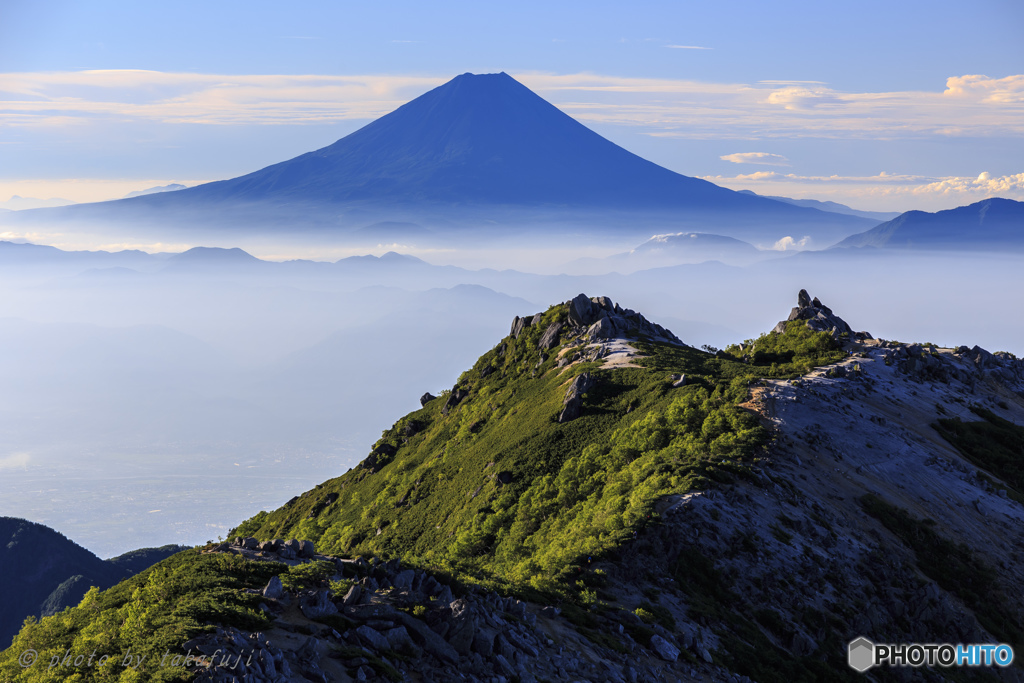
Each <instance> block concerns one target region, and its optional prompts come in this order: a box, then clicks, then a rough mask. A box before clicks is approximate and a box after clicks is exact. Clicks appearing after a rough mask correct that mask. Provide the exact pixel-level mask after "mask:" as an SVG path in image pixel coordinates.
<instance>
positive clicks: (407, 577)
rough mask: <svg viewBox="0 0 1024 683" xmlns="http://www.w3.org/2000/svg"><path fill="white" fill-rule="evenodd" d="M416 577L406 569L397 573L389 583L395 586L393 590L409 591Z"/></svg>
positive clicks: (410, 570)
mask: <svg viewBox="0 0 1024 683" xmlns="http://www.w3.org/2000/svg"><path fill="white" fill-rule="evenodd" d="M415 577H416V572H415V571H413V570H412V569H406V570H405V571H402V572H398V574H396V575H395V578H394V579H392V580H391V583H393V584H394V585H395V588H399V589H401V590H411V589H412V581H413V579H414V578H415Z"/></svg>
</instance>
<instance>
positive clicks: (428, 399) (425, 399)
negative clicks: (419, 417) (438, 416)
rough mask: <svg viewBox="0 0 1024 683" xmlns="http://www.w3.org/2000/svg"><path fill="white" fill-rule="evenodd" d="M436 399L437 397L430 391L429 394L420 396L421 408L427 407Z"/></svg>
mask: <svg viewBox="0 0 1024 683" xmlns="http://www.w3.org/2000/svg"><path fill="white" fill-rule="evenodd" d="M435 398H437V396H434V395H433V394H432V393H430V392H429V391H428V392H427V393H425V394H423V395H422V396H420V407H423V406H426V405H427V404H428V403H430V402H431V401H433V400H434V399H435Z"/></svg>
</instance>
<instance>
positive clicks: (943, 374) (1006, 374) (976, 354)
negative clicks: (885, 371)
mask: <svg viewBox="0 0 1024 683" xmlns="http://www.w3.org/2000/svg"><path fill="white" fill-rule="evenodd" d="M880 346H881V348H883V349H884V351H883V352H882V358H883V359H884V361H885V363H886V365H895V366H896V367H897V368H898V369H899V370H900V371H902V372H904V373H906V374H908V375H910V376H911V377H913V378H915V379H918V380H921V381H932V382H942V383H946V384H949V383H950V382H961V383H963V384H965V385H967V386H969V387H973V386H974V385H975V384H976V383H977V382H982V381H986V380H989V381H993V382H997V383H999V384H1002V385H1004V386H1006V387H1007V388H1009V389H1010V390H1011V391H1014V392H1018V393H1019V392H1022V391H1024V360H1020V359H1018V358H1016V357H1014V356H1013V355H1011V354H1009V353H1003V352H1000V353H989V352H988V351H986V350H985V349H983V348H981V347H980V346H974V347H972V348H968V347H966V346H960V347H957V348H956V349H955V350H952V351H951V350H949V349H945V350H943V349H938V348H936V347H933V346H923V345H921V344H900V343H897V342H882V343H881V344H880Z"/></svg>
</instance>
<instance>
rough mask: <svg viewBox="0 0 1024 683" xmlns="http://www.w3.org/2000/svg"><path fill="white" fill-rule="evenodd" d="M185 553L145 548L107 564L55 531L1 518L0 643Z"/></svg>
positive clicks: (39, 525) (12, 519)
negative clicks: (31, 619) (95, 591)
mask: <svg viewBox="0 0 1024 683" xmlns="http://www.w3.org/2000/svg"><path fill="white" fill-rule="evenodd" d="M183 549H184V546H173V545H169V546H163V547H162V548H145V549H142V550H135V551H132V552H130V553H125V554H124V555H121V556H119V557H115V558H113V559H110V560H101V559H100V558H98V557H96V555H94V554H93V553H91V552H89V551H88V550H86V549H85V548H83V547H82V546H80V545H78V544H77V543H75V542H74V541H72V540H70V539H68V538H67V537H65V536H64V535H63V534H61V533H59V532H57V531H55V530H53V529H51V528H50V527H47V526H44V525H42V524H36V523H35V522H29V521H28V520H24V519H17V518H15V517H0V577H2V578H3V585H2V587H0V606H2V610H0V642H2V643H3V645H4V646H6V645H7V644H8V643H9V642H10V639H11V637H12V636H14V634H16V633H17V632H18V629H20V628H21V624H22V622H23V621H24V619H25V617H27V616H36V617H38V616H40V614H43V615H48V614H54V613H56V612H59V611H60V610H62V609H64V608H65V607H69V606H71V605H77V604H78V602H79V600H81V599H82V596H83V595H85V592H86V591H87V590H88V589H89V587H90V586H99V587H100V588H109V587H110V586H113V585H114V584H116V583H117V582H118V581H121V580H122V579H125V578H127V577H129V576H132V575H133V574H136V573H138V572H140V571H142V570H144V569H146V568H148V567H150V566H152V565H153V564H156V563H157V562H159V561H160V560H163V559H165V558H166V557H169V556H170V555H173V554H174V553H176V552H179V551H180V550H183Z"/></svg>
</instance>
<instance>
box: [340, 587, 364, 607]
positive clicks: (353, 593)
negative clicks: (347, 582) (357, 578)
mask: <svg viewBox="0 0 1024 683" xmlns="http://www.w3.org/2000/svg"><path fill="white" fill-rule="evenodd" d="M362 597H363V587H362V586H360V585H359V584H358V583H356V584H353V585H352V587H351V588H349V589H348V593H345V597H344V598H343V599H342V602H343V603H344V604H345V605H358V604H359V600H360V599H361V598H362Z"/></svg>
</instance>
